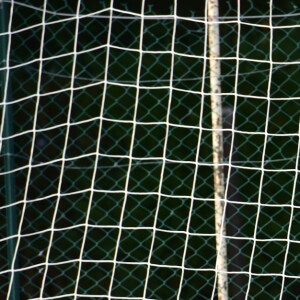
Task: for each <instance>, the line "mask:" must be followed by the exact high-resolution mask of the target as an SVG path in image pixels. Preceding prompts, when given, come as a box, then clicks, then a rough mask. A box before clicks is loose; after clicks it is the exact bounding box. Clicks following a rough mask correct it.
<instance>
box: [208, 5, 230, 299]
mask: <svg viewBox="0 0 300 300" xmlns="http://www.w3.org/2000/svg"><path fill="white" fill-rule="evenodd" d="M207 13H208V35H209V39H208V43H209V63H210V87H211V115H212V147H213V165H214V199H215V230H216V251H217V261H216V271H217V280H218V299H219V300H227V299H228V279H227V247H226V240H225V236H226V224H225V210H224V203H225V199H224V194H225V193H224V170H223V165H222V162H223V136H222V130H221V129H222V98H221V80H220V75H221V66H220V60H219V57H220V38H219V24H218V21H219V7H218V0H208V12H207Z"/></svg>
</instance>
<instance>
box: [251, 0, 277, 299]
mask: <svg viewBox="0 0 300 300" xmlns="http://www.w3.org/2000/svg"><path fill="white" fill-rule="evenodd" d="M269 7H270V8H269V9H270V14H269V29H270V42H269V64H270V69H269V79H268V87H267V97H266V100H267V113H266V123H265V131H264V146H263V152H262V158H261V167H260V170H261V176H260V182H259V195H258V199H257V214H256V219H255V226H254V233H253V238H252V239H253V246H252V251H251V256H250V261H249V271H248V274H249V279H248V286H247V292H246V296H245V299H248V297H249V293H250V288H251V280H252V266H253V260H254V253H255V248H256V237H257V231H258V222H259V217H260V212H261V201H262V187H263V181H264V173H265V169H264V165H265V157H266V148H267V142H268V124H269V116H270V106H271V82H272V72H273V57H272V51H273V44H272V43H273V27H272V8H273V0H270V3H269Z"/></svg>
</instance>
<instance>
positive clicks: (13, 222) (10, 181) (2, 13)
mask: <svg viewBox="0 0 300 300" xmlns="http://www.w3.org/2000/svg"><path fill="white" fill-rule="evenodd" d="M0 19H1V23H0V26H1V31H0V32H2V33H4V32H8V31H7V18H6V7H5V4H4V2H3V1H2V0H0ZM7 46H8V43H7V35H3V36H2V37H1V48H0V66H1V67H8V63H7V49H8V47H7ZM9 77H10V76H9V70H8V68H7V69H6V70H3V71H1V103H2V107H3V108H2V109H3V111H2V118H1V122H2V124H0V127H1V146H0V152H1V154H2V153H4V168H5V172H6V173H5V175H4V176H5V178H4V185H5V199H6V204H7V206H8V207H7V210H6V211H7V213H6V223H7V227H6V231H7V236H8V237H9V239H8V244H7V258H8V266H10V267H11V268H12V269H13V268H14V269H15V268H17V265H18V264H17V260H16V261H15V263H14V265H12V263H13V257H14V252H15V247H16V241H15V238H13V236H14V235H16V234H17V213H16V207H15V205H14V202H15V175H14V173H13V172H12V170H13V169H14V146H13V141H12V139H5V140H3V137H6V138H7V137H9V136H11V135H12V132H13V130H12V124H13V122H12V116H13V113H12V107H11V105H8V102H9V101H10V99H11V88H10V80H9ZM11 278H13V279H11V280H13V285H12V289H11V294H10V297H9V299H10V300H19V299H20V286H19V276H18V274H17V273H15V274H14V276H13V275H12V274H11Z"/></svg>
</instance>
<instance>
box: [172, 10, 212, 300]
mask: <svg viewBox="0 0 300 300" xmlns="http://www.w3.org/2000/svg"><path fill="white" fill-rule="evenodd" d="M206 5H207V4H206ZM206 13H207V9H205V17H204V18H206V17H207V16H206ZM204 25H205V29H204V45H203V70H202V78H201V79H202V80H201V90H200V95H201V97H200V101H201V104H200V111H199V124H198V126H199V134H198V141H197V150H196V158H195V172H194V177H193V186H192V190H191V202H190V208H189V214H188V219H187V226H186V232H185V234H186V238H185V243H184V250H183V257H182V264H181V268H182V269H181V277H180V284H179V290H178V294H177V300H179V299H180V296H181V291H182V285H183V280H184V271H185V259H186V255H187V249H188V243H189V237H190V224H191V219H192V214H193V209H194V202H195V197H196V195H195V191H196V185H197V175H198V168H199V155H200V148H201V141H202V132H203V124H202V123H203V110H204V99H205V79H206V76H205V75H206V70H207V40H208V38H207V37H208V34H207V33H208V26H207V22H204Z"/></svg>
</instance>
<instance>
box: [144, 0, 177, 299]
mask: <svg viewBox="0 0 300 300" xmlns="http://www.w3.org/2000/svg"><path fill="white" fill-rule="evenodd" d="M173 9H174V11H173V32H172V46H171V47H172V49H171V66H170V83H169V97H168V107H167V114H166V134H165V137H164V146H163V154H162V167H161V173H160V179H159V187H158V197H157V205H156V208H155V215H154V221H153V233H152V239H151V245H150V251H149V255H148V260H147V273H146V280H145V286H144V292H143V299H145V298H146V294H147V287H148V283H149V277H150V267H151V258H152V255H153V249H154V243H155V237H156V226H157V219H158V212H159V207H160V203H161V195H162V186H163V178H164V172H165V167H166V156H167V154H166V153H167V144H168V136H169V130H170V128H169V127H170V125H169V124H170V111H171V103H172V96H173V75H174V56H175V54H174V53H175V51H174V47H175V36H176V17H177V15H176V12H177V0H174V8H173Z"/></svg>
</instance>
